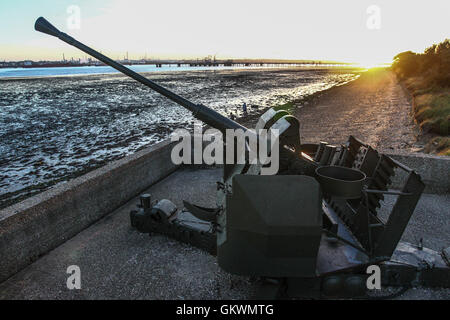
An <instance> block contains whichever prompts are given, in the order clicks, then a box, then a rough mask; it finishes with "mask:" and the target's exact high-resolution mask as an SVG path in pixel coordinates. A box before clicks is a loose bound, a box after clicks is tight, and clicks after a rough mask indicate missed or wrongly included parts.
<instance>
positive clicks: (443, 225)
mask: <svg viewBox="0 0 450 320" xmlns="http://www.w3.org/2000/svg"><path fill="white" fill-rule="evenodd" d="M221 173H222V170H221V169H217V168H203V169H199V168H183V169H179V170H177V171H175V172H174V173H172V174H171V175H169V176H168V177H167V178H165V179H163V180H162V181H160V182H158V183H156V184H155V185H153V186H152V187H150V188H149V189H148V190H146V192H147V193H150V194H152V196H153V198H154V199H162V198H167V199H170V200H172V201H173V202H174V203H175V204H176V205H177V206H178V207H179V208H182V201H183V200H189V201H191V202H192V203H195V204H199V205H202V206H214V204H215V194H216V181H218V180H219V179H220V176H221ZM199 186H201V187H199ZM138 201H139V200H138V198H134V199H133V200H131V201H129V202H128V203H126V204H125V205H123V206H121V207H120V208H119V209H117V210H115V211H113V212H111V213H110V214H108V215H107V216H105V217H104V218H102V219H101V220H99V221H98V222H97V223H95V224H93V225H91V226H90V227H88V228H87V229H85V230H83V231H82V232H80V233H78V234H77V235H76V236H74V237H73V238H71V239H69V240H68V241H67V242H65V243H63V244H62V245H60V246H59V247H57V248H56V249H54V250H52V251H50V252H49V253H47V254H45V255H44V256H42V257H41V258H40V259H38V260H37V261H35V262H34V263H32V264H31V265H29V266H28V267H26V268H25V269H23V270H22V271H20V272H18V273H17V274H15V275H14V276H12V277H10V278H9V279H7V280H6V281H4V282H3V283H1V284H0V299H249V298H251V297H252V295H253V293H254V291H255V289H256V287H257V283H256V279H251V278H246V277H238V276H233V275H229V274H227V273H226V272H224V271H222V270H221V269H220V268H219V266H218V264H217V261H216V258H215V257H213V256H211V255H209V254H207V253H205V252H203V251H201V250H199V249H196V248H193V247H190V246H188V245H185V244H181V243H179V242H177V241H174V240H171V239H168V238H166V237H164V236H160V235H151V236H150V237H149V236H148V235H146V234H141V233H138V232H137V231H135V230H133V229H132V228H131V226H130V222H129V212H130V210H132V209H134V208H135V205H136V204H137V203H138ZM385 202H386V206H387V207H388V206H389V205H392V204H393V198H392V197H391V198H387V199H386V200H385ZM449 208H450V195H449V194H443V195H435V194H423V195H422V198H421V200H420V202H419V203H418V205H417V207H416V210H415V212H414V214H413V216H412V218H411V221H410V223H409V225H408V228H407V229H406V231H405V234H404V236H403V238H402V240H403V241H408V242H411V243H418V241H419V240H420V238H423V243H424V246H426V247H429V248H431V249H434V250H438V251H441V250H442V249H443V248H445V247H448V246H449V245H450V210H449ZM380 215H381V216H382V215H383V212H380ZM71 265H77V266H79V267H80V269H81V289H80V290H69V289H67V286H66V281H67V278H68V277H69V274H67V273H66V270H67V267H69V266H71ZM393 291H395V290H393ZM390 292H392V290H391V289H390V288H386V289H383V290H382V292H380V294H389V293H390ZM397 299H421V300H423V299H450V290H448V289H427V288H412V289H410V290H408V291H407V292H406V293H404V294H403V295H401V296H400V297H398V298H397Z"/></svg>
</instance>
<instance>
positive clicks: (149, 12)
mask: <svg viewBox="0 0 450 320" xmlns="http://www.w3.org/2000/svg"><path fill="white" fill-rule="evenodd" d="M71 5H76V6H78V7H79V8H80V20H79V21H80V25H79V26H80V29H75V30H69V28H68V19H71V17H73V16H72V15H71V14H70V13H68V12H67V10H68V8H69V7H70V6H71ZM373 5H375V6H376V7H375V9H373ZM371 6H372V7H371ZM374 10H375V11H374ZM39 16H44V17H45V18H47V19H48V20H49V21H50V22H51V23H53V24H54V25H55V26H57V27H58V28H60V29H61V30H62V31H64V32H67V33H69V34H71V35H73V36H74V37H76V38H77V39H78V40H80V41H82V42H85V43H86V44H88V45H90V46H93V47H94V48H96V49H97V50H101V51H102V52H103V53H106V54H108V55H111V57H112V58H113V59H118V58H123V57H124V56H125V54H126V52H127V51H128V52H129V58H130V59H135V58H141V57H144V56H145V55H147V57H148V58H150V57H151V58H193V57H196V58H197V57H204V56H207V55H217V58H229V57H235V58H281V59H325V60H339V61H348V62H359V63H364V64H374V63H380V62H390V61H391V60H392V57H393V56H394V55H395V54H397V53H399V52H401V51H406V50H413V51H416V52H422V51H423V50H424V49H425V48H426V47H428V46H430V45H431V44H433V43H437V42H441V41H443V40H444V39H445V38H449V37H450V0H426V1H425V0H421V1H416V0H409V1H407V0H395V1H394V0H370V1H367V0H341V1H337V0H329V1H324V0H312V1H300V0H272V1H266V0H258V1H250V0H128V1H126V0H59V1H56V0H52V1H51V0H39V1H36V0H0V60H24V59H32V60H40V59H50V60H60V59H62V55H63V53H64V54H65V57H66V58H70V57H75V58H80V57H84V56H85V55H84V54H83V53H80V52H79V51H77V49H73V48H71V47H70V46H68V45H67V44H64V43H62V42H61V41H60V40H58V39H56V38H53V37H50V36H47V35H44V34H41V33H38V32H36V31H34V28H33V26H34V22H35V20H36V18H38V17H39ZM69 21H72V22H73V21H74V20H73V19H72V20H69Z"/></svg>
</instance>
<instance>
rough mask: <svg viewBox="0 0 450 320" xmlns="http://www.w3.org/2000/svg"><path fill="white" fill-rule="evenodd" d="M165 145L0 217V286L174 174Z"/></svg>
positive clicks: (168, 147) (169, 147)
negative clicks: (41, 257)
mask: <svg viewBox="0 0 450 320" xmlns="http://www.w3.org/2000/svg"><path fill="white" fill-rule="evenodd" d="M172 146H173V144H172V143H171V142H170V141H164V142H161V143H158V144H156V145H154V146H151V147H149V148H147V149H144V150H142V151H140V152H137V153H136V154H133V155H131V156H128V157H125V158H123V159H120V160H118V161H114V162H111V163H110V164H108V165H106V166H104V167H102V168H99V169H97V170H94V171H91V172H89V173H87V174H85V175H83V176H81V177H78V178H76V179H74V180H71V181H69V182H67V183H62V184H59V185H57V186H55V187H54V188H51V189H49V190H47V191H45V192H43V193H40V194H38V195H36V196H33V197H31V198H28V199H26V200H24V201H22V202H20V203H17V204H15V205H12V206H10V207H8V208H5V209H3V210H1V211H0V282H1V281H3V280H5V279H7V278H8V277H10V276H12V275H13V274H15V273H16V272H18V271H20V270H21V269H23V268H24V267H26V266H27V265H29V264H31V263H32V262H33V261H35V260H36V259H38V258H39V257H40V256H41V255H43V254H45V253H47V252H48V251H50V250H52V249H53V248H55V247H57V246H59V245H60V244H62V243H64V242H65V241H67V240H68V239H69V238H71V237H73V236H74V235H76V234H77V233H79V232H80V231H82V230H83V229H85V228H87V227H88V226H89V225H91V224H92V223H94V222H95V221H97V220H99V219H100V218H102V217H103V216H105V215H106V214H108V213H109V212H111V211H113V210H114V209H116V208H118V207H120V206H121V205H123V204H125V203H126V202H127V201H128V200H130V199H131V198H133V197H135V196H136V195H138V194H139V193H140V192H141V191H143V190H145V189H146V188H148V186H150V185H152V184H154V183H156V182H158V181H159V180H161V179H163V178H165V177H166V176H168V175H169V174H170V173H172V172H173V171H175V170H176V169H177V166H175V165H174V164H173V163H172V161H170V153H171V151H172Z"/></svg>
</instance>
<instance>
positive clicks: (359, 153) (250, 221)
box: [35, 17, 450, 298]
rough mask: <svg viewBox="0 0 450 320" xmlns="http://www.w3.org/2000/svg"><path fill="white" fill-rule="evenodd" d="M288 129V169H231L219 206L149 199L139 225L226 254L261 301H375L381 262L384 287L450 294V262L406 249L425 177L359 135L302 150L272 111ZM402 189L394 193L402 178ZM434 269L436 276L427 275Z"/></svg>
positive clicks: (222, 122) (289, 121) (222, 260)
mask: <svg viewBox="0 0 450 320" xmlns="http://www.w3.org/2000/svg"><path fill="white" fill-rule="evenodd" d="M35 29H36V30H37V31H40V32H43V33H46V34H49V35H51V36H55V37H57V38H59V39H61V40H62V41H64V42H66V43H68V44H69V45H72V46H75V47H77V48H78V49H80V50H82V51H83V52H85V53H87V54H89V55H91V56H93V57H95V58H97V59H98V60H100V61H102V62H104V63H105V64H107V65H109V66H111V67H113V68H115V69H116V70H118V71H120V72H122V73H124V74H126V75H128V76H129V77H131V78H133V79H135V80H137V81H138V82H140V83H142V84H143V85H145V86H147V87H149V88H151V89H152V90H155V91H157V92H159V93H160V94H162V95H164V96H165V97H167V98H169V99H171V100H172V101H174V102H176V103H177V104H179V105H181V106H183V107H185V108H186V109H188V110H190V111H191V112H192V113H193V116H194V117H195V118H197V119H199V120H201V121H203V122H205V123H206V124H208V125H210V126H211V127H213V128H216V129H218V130H220V131H221V132H225V131H226V130H227V129H234V130H236V129H241V130H244V131H247V130H249V129H247V128H246V127H244V126H242V125H240V124H239V123H237V122H235V121H233V120H231V119H228V118H227V117H225V116H223V115H221V114H220V113H218V112H216V111H214V110H212V109H209V108H207V107H206V106H204V105H200V104H195V103H192V102H190V101H188V100H186V99H185V98H183V97H181V96H179V95H177V94H175V93H173V92H171V91H169V90H167V89H165V88H163V87H161V86H160V85H158V84H156V83H154V82H153V81H151V80H149V79H147V78H145V77H143V76H142V75H140V74H138V73H136V72H134V71H132V70H130V69H128V68H127V67H125V66H123V65H121V64H120V63H117V62H115V61H113V60H111V59H110V58H108V57H106V56H104V55H103V54H101V53H99V52H97V51H95V50H93V49H91V48H89V47H88V46H86V45H84V44H82V43H81V42H79V41H77V40H75V39H74V38H72V37H71V36H69V35H67V34H65V33H63V32H61V31H59V30H58V29H57V28H55V27H54V26H53V25H51V24H50V23H49V22H48V21H47V20H45V19H44V18H42V17H41V18H39V19H37V21H36V24H35ZM271 128H272V129H273V128H276V129H279V130H280V136H279V140H280V146H281V149H280V170H279V172H278V174H277V175H272V176H264V175H260V172H261V165H259V164H251V163H248V162H247V163H245V164H236V165H224V174H223V180H222V181H220V182H218V193H217V207H216V208H202V207H199V206H195V205H193V204H190V203H189V202H185V203H184V207H185V208H184V209H183V210H178V208H177V207H176V206H175V204H173V203H172V202H171V201H170V200H167V199H163V200H159V201H158V200H155V201H151V196H150V195H148V194H146V195H142V196H141V203H140V204H139V205H138V210H134V211H132V212H131V213H130V220H131V225H132V226H133V227H134V228H135V229H137V230H138V231H140V232H144V233H153V232H154V233H160V234H165V235H167V236H169V237H172V238H175V239H177V240H179V241H182V242H185V243H188V244H191V245H194V246H196V247H199V248H201V249H203V250H206V251H207V252H209V253H211V254H213V255H217V258H218V262H219V265H220V267H221V268H223V269H224V270H226V271H228V272H230V273H233V274H238V275H246V276H258V277H261V278H262V279H271V280H272V281H262V285H261V290H260V291H259V292H260V296H259V297H260V298H279V297H308V298H336V297H358V296H364V295H365V294H366V289H367V288H366V279H367V276H368V275H367V274H366V268H367V267H368V266H369V265H373V264H377V265H379V266H380V267H381V270H382V282H383V284H384V285H394V286H409V285H411V284H420V285H424V286H443V287H449V286H450V272H449V266H448V265H447V263H448V262H447V261H446V260H445V257H443V256H441V255H440V254H439V253H437V252H435V251H433V250H429V249H426V248H417V247H415V246H413V245H411V244H408V243H404V242H399V241H400V238H401V236H402V234H403V232H404V230H405V228H406V226H407V224H408V221H409V219H410V217H411V215H412V213H413V211H414V209H415V206H416V204H417V202H418V200H419V198H420V196H421V194H422V191H423V189H424V187H425V186H424V184H423V182H422V181H421V178H420V176H419V175H418V174H417V173H416V172H414V171H413V170H411V169H409V168H408V167H406V166H404V165H403V164H401V163H399V162H397V161H395V160H393V159H391V158H390V157H388V156H387V155H384V154H382V153H379V152H378V151H376V150H375V149H373V148H372V147H370V146H369V145H367V144H364V143H363V142H361V141H359V140H358V139H356V138H354V137H353V136H350V138H349V140H348V141H347V142H346V143H343V144H342V145H337V146H336V145H331V144H328V143H326V142H320V143H319V144H301V142H300V130H299V128H300V123H299V121H298V119H296V118H295V117H293V116H291V115H290V114H288V113H287V112H286V111H282V110H281V111H275V110H274V109H269V110H268V111H266V112H265V113H264V114H263V115H262V116H261V118H260V120H259V121H258V123H257V125H256V128H255V129H256V130H258V129H271ZM399 170H400V171H403V172H405V173H406V176H407V178H406V179H405V181H404V183H403V186H402V187H401V188H400V189H399V190H392V189H389V186H390V185H391V183H392V178H393V176H394V175H395V173H396V172H397V171H399ZM385 195H394V196H396V197H397V201H396V203H395V205H394V207H393V208H392V210H391V212H390V215H389V217H388V218H387V220H385V219H381V217H380V216H379V209H380V207H381V206H382V201H383V200H384V196H385ZM424 261H426V262H427V265H428V266H429V268H427V269H424V268H423V262H424Z"/></svg>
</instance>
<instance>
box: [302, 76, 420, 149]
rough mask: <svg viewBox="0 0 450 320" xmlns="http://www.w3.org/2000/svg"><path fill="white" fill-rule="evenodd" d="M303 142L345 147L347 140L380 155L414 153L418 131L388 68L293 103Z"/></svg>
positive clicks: (404, 98) (406, 101) (409, 105)
mask: <svg viewBox="0 0 450 320" xmlns="http://www.w3.org/2000/svg"><path fill="white" fill-rule="evenodd" d="M296 107H297V108H296V110H295V112H294V113H295V116H296V117H298V118H299V119H300V122H301V130H300V133H301V137H302V142H303V143H308V142H315V143H317V142H318V141H327V142H329V143H336V144H338V143H343V142H345V141H347V139H348V136H349V135H353V136H355V137H357V138H359V139H360V140H362V141H364V142H366V143H368V144H370V145H371V146H373V147H374V148H376V149H378V150H380V151H404V152H405V151H406V152H417V151H421V149H422V148H423V143H422V142H420V141H418V128H417V126H416V125H415V124H414V120H413V117H412V114H411V110H412V109H411V108H412V107H411V104H410V102H409V100H408V97H407V96H406V94H405V92H404V91H403V89H402V87H401V86H400V85H399V83H398V82H397V80H396V77H395V75H394V74H393V73H392V72H391V71H389V70H386V69H376V70H372V71H368V72H365V73H363V74H362V75H361V77H360V78H358V79H357V80H355V81H352V82H350V83H348V84H345V85H342V86H338V87H334V88H331V89H329V90H326V91H324V92H321V93H318V94H316V95H314V97H312V98H310V99H308V101H299V102H297V103H296Z"/></svg>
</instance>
